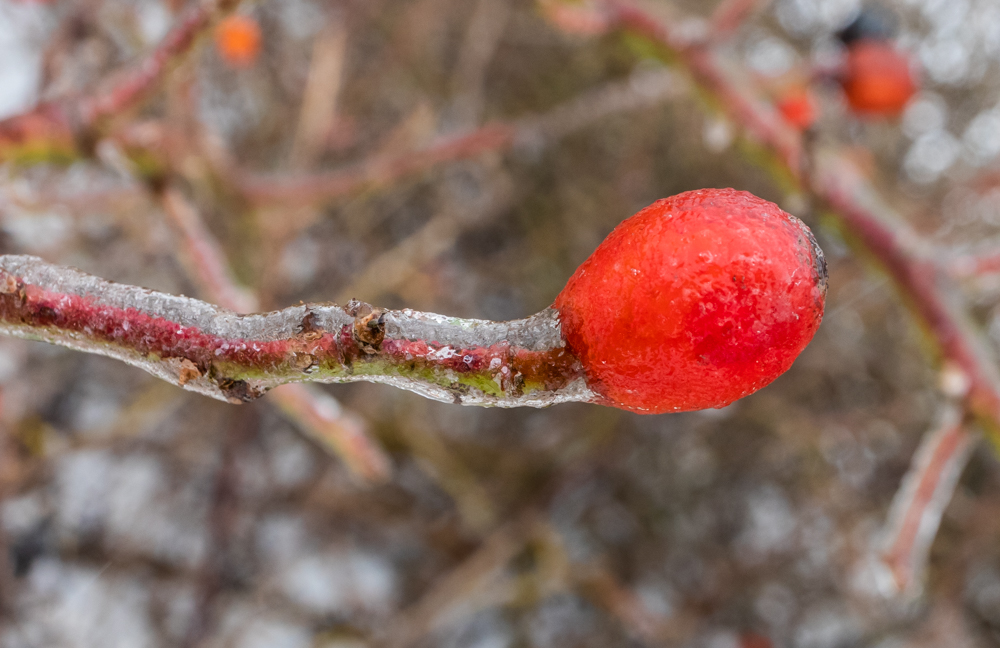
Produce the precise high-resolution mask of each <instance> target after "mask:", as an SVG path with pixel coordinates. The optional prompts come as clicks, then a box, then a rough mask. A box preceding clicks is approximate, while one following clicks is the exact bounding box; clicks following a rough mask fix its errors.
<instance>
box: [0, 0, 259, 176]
mask: <svg viewBox="0 0 1000 648" xmlns="http://www.w3.org/2000/svg"><path fill="white" fill-rule="evenodd" d="M238 4H239V0H208V1H204V2H198V3H195V4H194V6H192V7H191V8H190V9H188V10H187V11H185V12H184V13H183V14H182V15H181V16H180V18H178V19H177V23H176V24H175V25H174V27H173V28H172V29H171V30H170V31H169V32H167V35H166V36H164V38H163V40H162V41H161V42H160V44H159V45H157V46H156V48H155V49H153V51H152V52H150V53H149V55H147V56H146V57H145V58H144V59H143V60H142V61H140V62H139V63H137V64H136V65H133V66H131V67H130V68H128V69H126V70H125V71H123V72H121V73H119V74H116V75H113V76H112V77H111V78H110V79H108V81H107V82H106V83H103V84H100V85H99V87H98V89H97V90H96V91H95V92H94V93H92V94H89V95H84V96H82V97H70V98H65V99H57V100H54V101H50V102H46V103H43V104H40V105H38V106H36V107H35V108H33V109H32V110H30V111H28V112H26V113H22V114H20V115H15V116H13V117H8V118H7V119H4V120H2V121H0V161H2V160H4V159H9V158H16V159H28V160H37V159H51V158H53V157H55V158H57V159H58V158H73V157H76V156H78V155H80V153H81V150H82V151H86V150H87V149H89V148H90V146H91V145H92V144H93V142H95V141H97V139H98V138H99V134H100V131H101V130H102V129H104V128H105V127H106V125H107V123H108V122H109V121H111V120H112V119H114V118H115V117H118V116H120V115H122V114H123V113H126V112H128V111H130V110H132V109H134V108H136V107H138V106H139V105H141V104H142V103H143V102H145V101H146V100H147V99H148V98H149V97H150V96H151V95H152V94H153V93H154V92H155V91H156V90H157V89H158V88H159V85H160V83H161V81H162V80H163V79H164V77H166V75H167V73H168V72H169V71H170V70H171V69H172V68H173V67H174V65H176V63H177V62H178V61H179V60H180V59H181V58H182V57H183V56H185V55H186V54H187V53H188V52H190V51H191V49H192V48H193V47H194V45H195V43H196V42H197V40H198V37H199V36H200V35H201V34H202V33H204V32H205V31H206V30H207V29H208V28H209V27H211V26H212V25H213V24H214V23H215V21H216V19H217V18H218V17H219V16H220V15H221V14H222V13H225V12H227V11H231V10H232V9H234V8H235V7H236V6H237V5H238Z"/></svg>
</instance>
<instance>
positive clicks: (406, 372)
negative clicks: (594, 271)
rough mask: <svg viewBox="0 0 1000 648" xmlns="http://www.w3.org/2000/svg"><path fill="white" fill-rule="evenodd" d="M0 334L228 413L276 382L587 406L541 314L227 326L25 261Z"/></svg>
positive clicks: (183, 300)
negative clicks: (171, 386)
mask: <svg viewBox="0 0 1000 648" xmlns="http://www.w3.org/2000/svg"><path fill="white" fill-rule="evenodd" d="M0 332H3V333H6V334H8V335H15V336H18V337H23V338H29V339H35V340H42V341H46V342H50V343H53V344H59V345H62V346H66V347H70V348H73V349H77V350H81V351H87V352H91V353H99V354H102V355H107V356H110V357H113V358H117V359H119V360H122V361H124V362H127V363H129V364H131V365H134V366H137V367H139V368H141V369H144V370H145V371H148V372H149V373H151V374H153V375H155V376H158V377H160V378H162V379H164V380H168V381H170V382H174V383H176V384H179V385H181V386H183V387H184V388H185V389H189V390H192V391H197V392H199V393H202V394H205V395H207V396H211V397H213V398H218V399H222V400H227V401H230V402H242V401H247V400H252V399H253V398H256V397H258V396H260V395H261V394H263V393H264V392H266V391H267V390H268V389H270V388H272V387H275V386H277V385H280V384H283V383H287V382H299V381H314V382H352V381H357V380H365V381H370V382H379V383H384V384H389V385H393V386H396V387H400V388H403V389H407V390H410V391H414V392H416V393H419V394H421V395H423V396H426V397H428V398H433V399H435V400H441V401H445V402H456V403H462V404H469V405H486V406H497V407H518V406H532V407H542V406H546V405H551V404H553V403H558V402H566V401H589V400H591V399H592V398H593V393H592V392H591V391H590V390H589V389H588V388H587V387H586V384H585V382H584V380H583V377H582V371H581V369H580V366H579V362H578V361H577V360H576V358H575V357H573V356H572V355H571V354H570V353H569V352H568V351H567V350H566V349H565V344H564V343H563V340H562V333H561V329H560V323H559V319H558V317H557V314H556V313H555V312H554V311H552V310H551V309H548V310H546V311H543V312H541V313H539V314H537V315H535V316H533V317H529V318H526V319H522V320H515V321H511V322H489V321H484V320H466V319H460V318H451V317H444V316H441V315H435V314H433V313H421V312H418V311H413V310H401V311H382V310H380V309H375V308H372V307H371V306H369V305H368V304H362V303H359V302H351V303H350V304H348V305H347V306H344V307H341V306H337V305H335V304H304V305H300V306H293V307H291V308H286V309H284V310H280V311H274V312H271V313H262V314H255V315H237V314H235V313H232V312H230V311H228V310H226V309H223V308H219V307H216V306H213V305H211V304H207V303H205V302H202V301H199V300H196V299H191V298H188V297H183V296H174V295H168V294H164V293H159V292H156V291H151V290H146V289H143V288H137V287H134V286H126V285H121V284H116V283H112V282H109V281H105V280H103V279H98V278H96V277H93V276H91V275H88V274H86V273H83V272H80V271H78V270H74V269H71V268H62V267H58V266H53V265H50V264H48V263H46V262H44V261H42V260H41V259H38V258H36V257H28V256H0Z"/></svg>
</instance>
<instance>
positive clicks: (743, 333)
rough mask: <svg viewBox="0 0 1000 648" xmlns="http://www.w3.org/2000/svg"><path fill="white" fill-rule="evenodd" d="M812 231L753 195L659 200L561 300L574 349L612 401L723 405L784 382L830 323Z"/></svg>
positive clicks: (634, 405) (649, 405) (612, 239)
mask: <svg viewBox="0 0 1000 648" xmlns="http://www.w3.org/2000/svg"><path fill="white" fill-rule="evenodd" d="M825 297H826V265H825V262H824V260H823V253H822V251H821V250H820V249H819V247H818V246H817V245H816V240H815V239H814V238H813V236H812V233H811V232H810V231H809V229H808V228H807V227H806V226H805V225H804V224H803V223H802V222H801V221H799V220H798V219H797V218H795V217H793V216H790V215H789V214H787V213H785V212H784V211H782V210H781V209H780V208H779V207H778V206H777V205H775V204H774V203H771V202H768V201H766V200H762V199H760V198H757V197H756V196H754V195H752V194H749V193H747V192H745V191H735V190H733V189H703V190H700V191H689V192H687V193H683V194H680V195H677V196H674V197H672V198H665V199H663V200H659V201H657V202H655V203H653V204H652V205H650V206H649V207H646V208H645V209H643V210H642V211H640V212H639V213H637V214H636V215H634V216H632V217H631V218H629V219H628V220H626V221H624V222H623V223H621V224H620V225H619V226H618V227H617V228H615V230H614V231H613V232H612V233H611V234H610V235H609V236H608V238H607V239H605V241H604V242H603V243H601V245H600V246H599V247H598V248H597V250H596V251H595V252H594V253H593V254H592V255H591V256H590V258H589V259H587V260H586V261H584V263H583V265H581V266H580V267H579V268H578V269H577V271H576V273H575V274H574V275H573V276H572V277H571V278H570V280H569V282H568V283H567V284H566V287H565V288H564V289H563V291H562V292H561V293H559V296H558V297H556V301H555V304H554V308H556V309H557V310H558V311H559V316H560V320H561V322H562V330H563V337H564V338H565V340H566V345H567V347H568V348H569V350H570V351H571V352H573V353H574V354H575V355H576V356H577V357H578V358H579V359H580V361H581V363H582V365H583V367H584V371H585V372H586V378H587V384H588V386H589V387H590V388H591V389H592V390H593V391H594V392H596V393H597V394H598V396H599V398H600V399H601V401H602V402H604V403H605V404H608V405H613V406H615V407H620V408H622V409H627V410H631V411H633V412H642V413H650V414H652V413H661V412H680V411H688V410H697V409H705V408H710V407H723V406H725V405H728V404H730V403H732V402H733V401H734V400H736V399H738V398H741V397H743V396H746V395H748V394H751V393H753V392H755V391H757V390H758V389H760V388H761V387H764V386H765V385H767V384H769V383H770V382H771V381H773V380H774V379H775V378H777V377H778V376H780V375H781V374H782V373H784V372H785V371H786V370H787V369H788V368H789V367H790V366H791V365H792V362H794V360H795V358H796V357H797V356H798V355H799V353H800V352H801V351H802V350H803V349H804V348H805V347H806V345H807V344H808V343H809V341H810V340H811V339H812V337H813V334H814V333H815V332H816V329H817V328H818V327H819V324H820V321H821V319H822V317H823V305H824V300H825Z"/></svg>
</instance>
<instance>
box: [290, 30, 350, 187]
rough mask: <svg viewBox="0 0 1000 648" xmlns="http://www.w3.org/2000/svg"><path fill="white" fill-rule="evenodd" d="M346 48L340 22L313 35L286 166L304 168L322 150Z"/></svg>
mask: <svg viewBox="0 0 1000 648" xmlns="http://www.w3.org/2000/svg"><path fill="white" fill-rule="evenodd" d="M346 50H347V28H346V26H345V25H344V24H343V23H342V22H337V23H335V24H333V25H332V26H331V27H328V28H327V29H325V30H323V31H322V32H320V33H319V34H318V35H317V36H316V41H315V43H314V45H313V52H312V61H311V62H310V64H309V76H308V79H307V80H306V89H305V92H304V93H303V96H302V108H301V109H300V111H299V123H298V127H297V128H296V130H295V139H294V141H293V142H292V152H291V154H290V155H289V166H290V167H292V168H293V169H304V168H308V167H309V166H310V165H311V164H312V163H313V162H315V160H316V158H318V157H319V156H320V155H321V154H322V152H323V147H324V145H325V144H326V141H327V136H328V135H329V132H330V126H331V125H332V124H333V122H334V120H335V118H336V113H337V95H338V94H339V92H340V86H341V81H342V77H343V72H344V57H345V54H346Z"/></svg>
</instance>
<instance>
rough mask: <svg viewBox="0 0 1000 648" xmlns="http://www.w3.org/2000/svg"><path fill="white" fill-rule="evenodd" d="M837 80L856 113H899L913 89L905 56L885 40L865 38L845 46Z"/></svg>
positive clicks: (914, 90) (911, 75)
mask: <svg viewBox="0 0 1000 648" xmlns="http://www.w3.org/2000/svg"><path fill="white" fill-rule="evenodd" d="M840 83H841V85H842V86H843V88H844V94H845V95H846V97H847V103H848V105H849V106H850V107H851V110H853V111H854V112H855V113H858V114H860V115H869V116H885V117H892V116H896V115H899V114H900V113H901V112H903V108H904V107H905V106H906V104H907V102H909V100H910V98H911V97H913V95H914V94H915V93H916V92H917V81H916V79H915V78H914V76H913V71H912V70H911V69H910V59H909V57H907V55H906V54H904V53H903V52H900V51H899V50H897V49H896V48H894V47H893V46H892V44H891V43H889V42H886V41H877V40H869V39H865V40H859V41H856V42H853V43H851V44H850V45H849V46H848V48H847V60H846V61H845V64H844V71H843V75H842V76H841V78H840Z"/></svg>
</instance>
